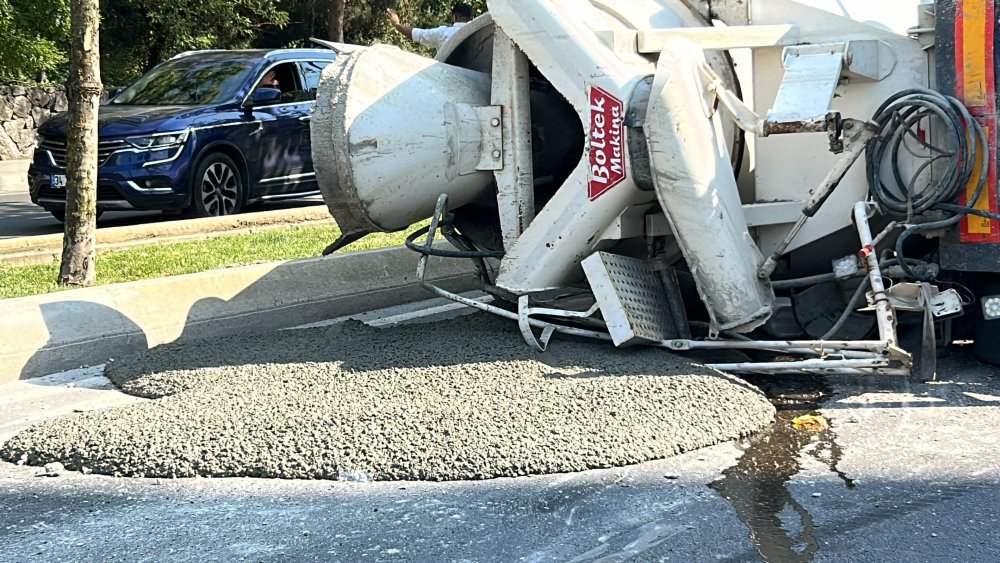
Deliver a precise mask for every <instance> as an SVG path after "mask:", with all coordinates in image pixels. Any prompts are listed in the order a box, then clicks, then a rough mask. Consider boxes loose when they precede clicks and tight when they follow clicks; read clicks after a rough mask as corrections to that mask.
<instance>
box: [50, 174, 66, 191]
mask: <svg viewBox="0 0 1000 563" xmlns="http://www.w3.org/2000/svg"><path fill="white" fill-rule="evenodd" d="M52 187H53V188H65V187H66V175H65V174H54V175H53V176H52Z"/></svg>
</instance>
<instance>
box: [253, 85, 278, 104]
mask: <svg viewBox="0 0 1000 563" xmlns="http://www.w3.org/2000/svg"><path fill="white" fill-rule="evenodd" d="M280 99H281V90H278V89H277V88H257V89H256V90H254V92H253V98H251V103H253V105H255V106H259V105H261V104H269V103H271V102H277V101H278V100H280Z"/></svg>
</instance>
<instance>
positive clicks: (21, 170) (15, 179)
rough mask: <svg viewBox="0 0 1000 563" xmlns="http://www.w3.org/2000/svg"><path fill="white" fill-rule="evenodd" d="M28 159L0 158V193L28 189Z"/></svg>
mask: <svg viewBox="0 0 1000 563" xmlns="http://www.w3.org/2000/svg"><path fill="white" fill-rule="evenodd" d="M30 162H31V161H30V160H27V159H25V160H0V194H3V193H15V192H27V191H28V164H29V163H30Z"/></svg>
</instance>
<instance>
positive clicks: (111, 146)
mask: <svg viewBox="0 0 1000 563" xmlns="http://www.w3.org/2000/svg"><path fill="white" fill-rule="evenodd" d="M128 147H129V144H128V143H126V142H125V140H124V139H112V140H109V141H98V143H97V165H98V166H104V163H105V162H107V161H108V157H110V156H111V153H113V152H115V151H119V150H121V149H125V148H128ZM39 148H41V149H42V150H44V151H48V153H49V154H50V155H52V160H53V161H55V163H56V166H59V167H61V168H65V167H66V139H57V138H54V137H44V138H43V139H42V144H41V145H40V146H39Z"/></svg>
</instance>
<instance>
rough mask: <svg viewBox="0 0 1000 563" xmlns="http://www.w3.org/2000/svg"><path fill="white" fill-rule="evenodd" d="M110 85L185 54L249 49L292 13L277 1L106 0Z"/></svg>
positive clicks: (107, 76) (105, 44)
mask: <svg viewBox="0 0 1000 563" xmlns="http://www.w3.org/2000/svg"><path fill="white" fill-rule="evenodd" d="M101 15H102V18H103V21H102V25H103V27H102V30H101V33H102V37H101V39H102V47H103V48H102V64H103V66H104V68H105V81H106V82H110V83H113V84H123V83H126V82H128V81H130V80H132V79H134V78H136V76H138V75H139V74H141V73H142V72H145V71H147V70H149V69H150V68H152V67H154V66H156V65H157V64H159V63H161V62H163V61H164V60H166V59H168V58H170V57H171V56H173V55H174V54H176V53H178V52H181V51H188V50H193V49H235V48H242V47H247V46H249V45H250V44H251V43H253V41H254V39H256V37H257V36H258V35H259V34H261V33H263V32H265V31H266V30H268V29H269V28H280V27H282V26H284V25H285V23H286V22H287V21H288V14H287V13H286V12H285V11H283V10H281V9H280V8H279V7H278V5H277V4H276V3H275V2H273V1H272V0H103V2H102V10H101Z"/></svg>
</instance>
